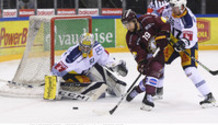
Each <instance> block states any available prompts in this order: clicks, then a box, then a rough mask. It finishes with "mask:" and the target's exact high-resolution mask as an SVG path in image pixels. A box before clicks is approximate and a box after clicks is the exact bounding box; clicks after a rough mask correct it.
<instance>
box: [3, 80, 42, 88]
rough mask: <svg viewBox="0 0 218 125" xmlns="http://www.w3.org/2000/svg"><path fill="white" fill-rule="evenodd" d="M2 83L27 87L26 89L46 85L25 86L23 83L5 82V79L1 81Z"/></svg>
mask: <svg viewBox="0 0 218 125" xmlns="http://www.w3.org/2000/svg"><path fill="white" fill-rule="evenodd" d="M0 82H5V83H9V84H11V85H16V86H21V87H26V88H35V87H41V86H44V85H45V83H40V84H38V85H28V84H23V83H18V82H14V81H8V80H3V79H0Z"/></svg>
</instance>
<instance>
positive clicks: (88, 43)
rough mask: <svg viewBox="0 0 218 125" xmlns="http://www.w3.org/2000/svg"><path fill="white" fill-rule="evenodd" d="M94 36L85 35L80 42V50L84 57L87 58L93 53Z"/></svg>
mask: <svg viewBox="0 0 218 125" xmlns="http://www.w3.org/2000/svg"><path fill="white" fill-rule="evenodd" d="M93 45H94V36H93V35H92V34H91V33H83V34H82V35H81V36H80V40H79V49H80V51H81V52H82V56H83V57H87V56H88V55H89V54H90V52H91V51H92V47H93Z"/></svg>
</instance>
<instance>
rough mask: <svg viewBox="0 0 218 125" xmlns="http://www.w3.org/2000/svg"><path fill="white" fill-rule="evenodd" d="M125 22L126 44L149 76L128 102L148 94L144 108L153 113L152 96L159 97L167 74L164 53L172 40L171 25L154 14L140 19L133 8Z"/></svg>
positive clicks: (127, 11)
mask: <svg viewBox="0 0 218 125" xmlns="http://www.w3.org/2000/svg"><path fill="white" fill-rule="evenodd" d="M121 21H122V23H123V25H124V26H125V27H126V28H127V30H128V32H127V34H126V43H127V46H128V48H129V50H130V52H131V53H132V54H133V55H134V56H135V60H136V62H137V64H138V71H139V72H140V73H141V74H143V75H146V77H145V78H144V79H143V80H142V81H140V83H139V85H137V86H135V87H134V89H133V90H132V91H131V92H130V93H129V94H128V95H127V98H126V100H127V101H131V100H132V99H133V98H134V97H136V95H138V94H139V93H142V92H146V94H145V96H144V99H143V100H142V107H141V109H142V110H147V111H150V110H151V109H152V107H154V102H153V101H152V95H154V94H155V90H156V85H157V82H158V79H159V78H161V76H162V73H163V67H164V53H163V50H164V47H165V46H166V45H167V44H168V41H169V38H170V24H168V23H166V21H165V20H164V19H163V18H160V17H157V16H154V15H143V16H141V17H139V18H137V16H136V13H135V12H134V11H132V10H130V9H129V10H126V11H125V12H124V13H123V14H122V17H121ZM157 48H160V51H159V53H158V54H157V56H156V57H155V58H152V54H153V53H154V52H155V50H156V49H157ZM149 60H150V61H149ZM148 62H150V63H148Z"/></svg>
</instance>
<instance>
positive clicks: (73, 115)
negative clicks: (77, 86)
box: [0, 51, 218, 124]
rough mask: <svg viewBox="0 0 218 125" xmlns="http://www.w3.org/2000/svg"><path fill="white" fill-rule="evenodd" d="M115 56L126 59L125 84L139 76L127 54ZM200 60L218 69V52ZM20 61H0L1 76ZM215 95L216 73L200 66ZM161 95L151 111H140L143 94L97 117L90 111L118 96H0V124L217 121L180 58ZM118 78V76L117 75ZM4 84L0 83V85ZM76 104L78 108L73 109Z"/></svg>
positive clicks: (171, 68) (111, 104)
mask: <svg viewBox="0 0 218 125" xmlns="http://www.w3.org/2000/svg"><path fill="white" fill-rule="evenodd" d="M112 56H114V57H116V59H124V60H125V61H126V62H127V67H128V69H129V74H128V75H127V77H125V78H122V80H124V81H126V82H127V83H128V85H130V84H132V82H133V81H134V80H135V78H136V77H137V75H138V72H137V70H136V63H135V61H134V59H133V57H132V55H131V54H130V53H117V54H112ZM199 56H200V58H199V60H200V61H201V62H202V63H203V64H205V65H206V66H208V67H209V68H210V69H218V51H200V52H199ZM18 63H19V61H10V62H3V63H0V69H1V70H0V79H4V80H11V79H12V78H13V75H14V73H15V71H16V68H17V66H18ZM199 70H200V73H201V74H202V75H203V76H204V78H205V79H206V81H207V83H208V85H209V87H210V88H211V91H212V92H213V94H214V96H215V97H216V98H217V99H218V76H212V75H211V74H209V73H208V72H207V71H205V70H204V69H203V68H201V67H200V66H199ZM165 73H166V74H165V84H164V98H163V100H159V101H156V102H155V105H156V107H155V108H154V110H152V111H151V112H146V111H141V110H140V106H141V101H142V98H143V96H144V94H141V95H139V96H137V97H136V98H135V99H134V100H133V101H132V102H130V103H128V102H126V101H124V102H123V103H122V104H121V105H120V106H119V107H118V109H117V110H116V112H115V113H114V114H113V115H112V116H111V115H103V116H99V115H97V114H96V113H94V112H93V110H97V111H102V112H104V111H109V110H110V109H112V108H113V107H114V106H115V105H116V104H117V101H119V99H120V98H115V97H110V96H108V97H107V98H105V99H100V100H98V101H96V102H79V101H72V100H62V101H45V100H43V99H42V98H11V97H2V96H0V123H1V124H5V123H78V124H85V123H89V124H90V123H91V124H103V123H108V124H120V123H130V124H136V123H141V124H143V123H144V124H146V123H191V124H192V123H218V108H208V109H202V108H201V107H200V106H199V101H201V100H203V98H201V97H199V95H200V93H199V92H198V90H197V89H196V88H195V86H194V85H193V83H192V82H191V81H190V80H189V79H188V78H186V76H185V74H184V72H183V70H182V68H181V65H180V59H177V60H175V61H174V62H173V63H172V64H171V65H169V66H166V69H165ZM119 78H120V77H119ZM3 84H4V83H2V82H1V83H0V86H2V85H3ZM72 107H79V110H72Z"/></svg>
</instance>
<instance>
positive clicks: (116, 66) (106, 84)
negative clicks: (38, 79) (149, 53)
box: [44, 33, 128, 100]
mask: <svg viewBox="0 0 218 125" xmlns="http://www.w3.org/2000/svg"><path fill="white" fill-rule="evenodd" d="M113 72H117V73H118V74H119V75H121V76H123V77H125V76H126V75H127V72H128V70H127V69H126V63H125V62H124V61H123V60H120V61H119V62H116V61H115V59H114V58H112V57H111V56H110V55H109V53H108V52H107V51H106V50H105V49H104V48H103V47H102V46H101V44H99V43H98V42H97V41H94V36H93V35H92V34H91V33H84V34H82V35H81V37H80V40H79V44H77V45H75V46H72V47H70V48H69V49H68V50H67V51H66V52H65V53H63V54H62V56H61V58H60V61H59V62H58V63H57V64H55V65H54V66H53V68H52V74H53V75H54V76H57V77H58V78H61V80H58V81H59V82H57V88H56V86H55V87H53V88H56V89H57V90H56V94H55V95H56V96H55V98H56V99H57V97H58V98H60V97H65V98H72V99H78V100H79V99H84V98H86V97H88V98H89V99H90V98H91V99H92V100H96V99H98V98H99V97H102V96H105V92H107V93H109V94H111V95H115V96H121V95H122V94H123V93H124V91H125V87H126V83H125V82H123V81H121V80H119V79H117V78H116V77H115V76H114V75H113ZM45 81H46V80H45ZM45 83H46V82H45ZM48 86H49V83H48ZM45 87H46V86H45ZM50 88H51V87H50ZM50 88H49V87H47V88H45V94H44V98H45V99H49V96H48V95H49V94H46V92H47V93H51V91H50V92H49V91H48V90H52V89H50ZM54 93H55V92H53V94H54ZM46 95H47V96H46ZM55 98H53V99H55Z"/></svg>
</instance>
